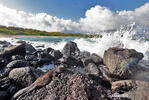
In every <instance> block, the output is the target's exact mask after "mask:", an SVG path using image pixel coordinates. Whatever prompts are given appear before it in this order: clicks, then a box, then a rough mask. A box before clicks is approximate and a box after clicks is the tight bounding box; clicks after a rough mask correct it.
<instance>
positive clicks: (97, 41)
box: [1, 25, 149, 66]
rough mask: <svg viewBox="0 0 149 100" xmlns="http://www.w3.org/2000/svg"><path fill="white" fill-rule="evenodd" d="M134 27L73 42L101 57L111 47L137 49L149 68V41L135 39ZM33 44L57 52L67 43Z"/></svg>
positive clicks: (142, 62) (12, 40)
mask: <svg viewBox="0 0 149 100" xmlns="http://www.w3.org/2000/svg"><path fill="white" fill-rule="evenodd" d="M133 26H134V25H130V27H128V28H121V29H120V30H118V31H115V32H108V33H106V32H104V33H100V34H102V38H91V39H86V38H80V39H75V40H73V41H74V42H76V43H77V45H78V47H79V49H80V50H81V51H89V52H90V53H97V54H98V55H100V56H101V57H103V55H104V52H105V50H107V49H108V48H110V47H121V48H129V49H135V50H136V51H138V52H142V53H143V54H144V59H143V61H141V62H140V63H141V65H142V64H145V65H144V66H146V65H147V66H149V63H148V62H149V41H144V40H141V39H135V40H134V39H133V36H134V35H135V34H137V31H136V29H135V28H134V27H133ZM1 40H6V41H8V42H11V43H13V44H17V43H16V41H17V40H16V39H12V38H1ZM27 42H29V43H31V44H32V45H33V46H34V47H36V46H39V45H43V44H44V46H45V48H48V47H52V48H54V49H56V50H60V51H61V50H62V49H63V47H64V45H65V44H66V43H67V41H61V42H57V43H54V42H51V43H50V42H44V41H42V42H39V41H27Z"/></svg>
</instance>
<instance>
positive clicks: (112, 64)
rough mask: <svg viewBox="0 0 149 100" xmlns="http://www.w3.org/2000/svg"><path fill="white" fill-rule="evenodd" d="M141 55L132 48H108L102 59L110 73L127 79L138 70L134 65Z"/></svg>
mask: <svg viewBox="0 0 149 100" xmlns="http://www.w3.org/2000/svg"><path fill="white" fill-rule="evenodd" d="M143 57H144V56H143V54H142V53H140V52H137V51H136V50H134V49H122V48H109V49H108V50H107V51H105V53H104V59H103V60H104V64H105V65H106V66H107V67H108V68H109V71H110V72H111V73H112V74H114V75H118V76H120V78H123V79H127V78H131V76H132V75H134V74H135V73H136V72H137V71H138V69H137V66H136V65H137V63H138V62H139V61H140V60H141V59H142V58H143Z"/></svg>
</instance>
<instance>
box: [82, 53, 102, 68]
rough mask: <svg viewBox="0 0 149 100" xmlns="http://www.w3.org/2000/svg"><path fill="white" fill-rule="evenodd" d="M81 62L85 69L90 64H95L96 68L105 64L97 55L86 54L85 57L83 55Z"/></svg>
mask: <svg viewBox="0 0 149 100" xmlns="http://www.w3.org/2000/svg"><path fill="white" fill-rule="evenodd" d="M81 60H82V62H83V64H84V67H85V66H87V65H88V64H89V63H94V64H96V66H98V65H100V64H103V59H102V58H101V57H100V56H98V55H97V54H95V53H93V54H91V55H89V54H86V55H84V56H82V55H81Z"/></svg>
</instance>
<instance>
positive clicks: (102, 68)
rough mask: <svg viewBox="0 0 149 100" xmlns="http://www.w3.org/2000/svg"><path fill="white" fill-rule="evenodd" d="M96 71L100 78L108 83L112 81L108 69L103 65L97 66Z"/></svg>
mask: <svg viewBox="0 0 149 100" xmlns="http://www.w3.org/2000/svg"><path fill="white" fill-rule="evenodd" d="M98 69H99V71H100V74H101V77H102V78H103V79H105V80H108V81H109V82H113V81H114V79H113V78H112V75H111V72H110V71H109V69H108V68H107V67H106V66H104V65H99V66H98Z"/></svg>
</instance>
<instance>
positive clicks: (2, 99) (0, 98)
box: [0, 91, 9, 100]
mask: <svg viewBox="0 0 149 100" xmlns="http://www.w3.org/2000/svg"><path fill="white" fill-rule="evenodd" d="M0 100H9V97H8V94H7V92H6V91H0Z"/></svg>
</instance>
